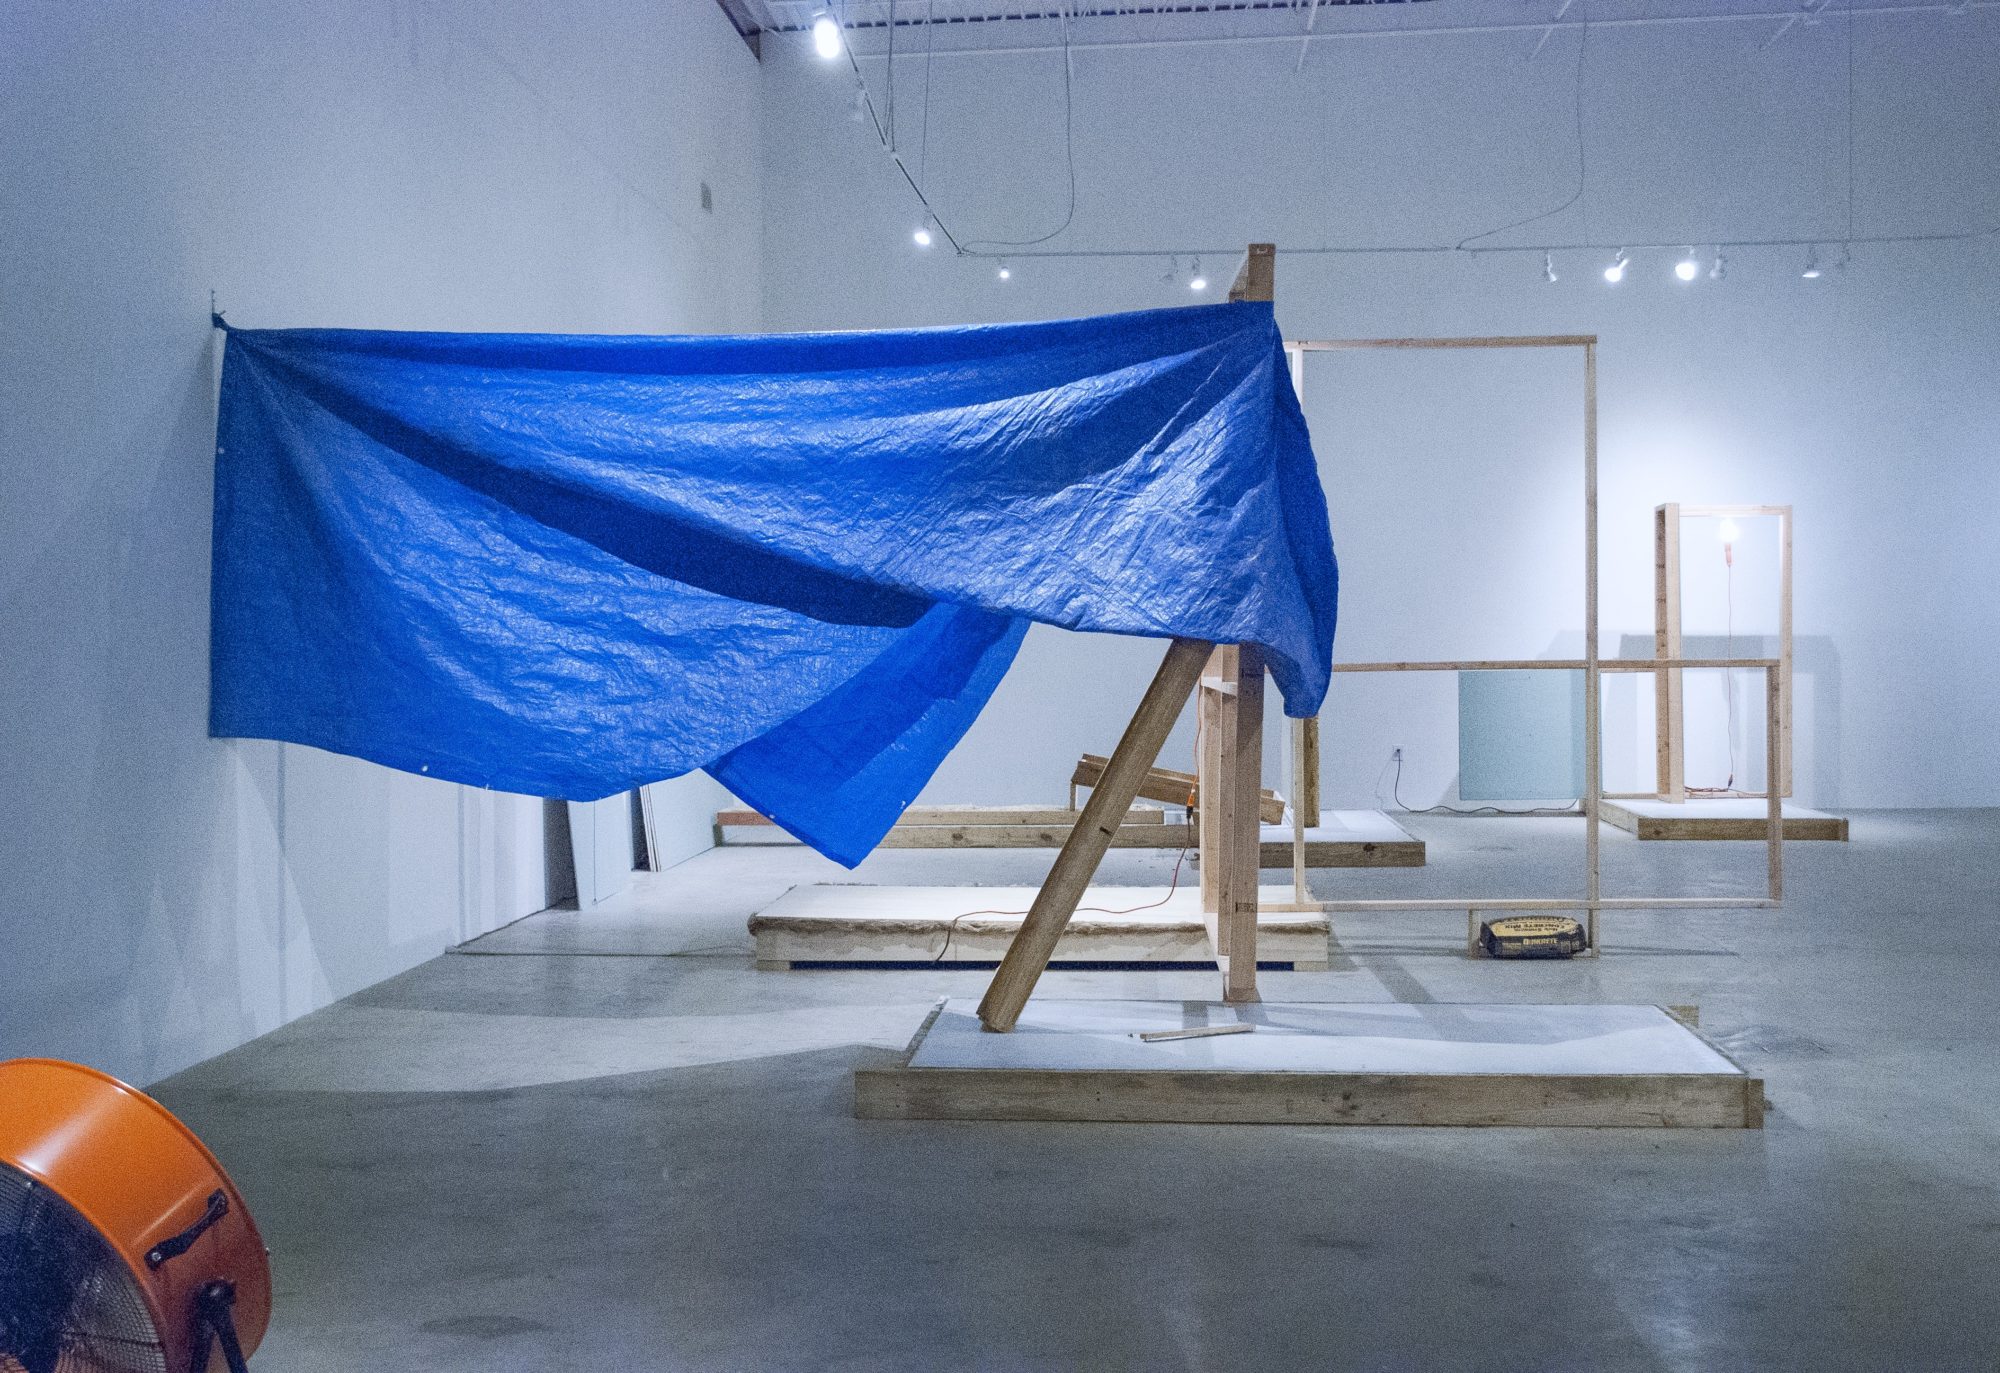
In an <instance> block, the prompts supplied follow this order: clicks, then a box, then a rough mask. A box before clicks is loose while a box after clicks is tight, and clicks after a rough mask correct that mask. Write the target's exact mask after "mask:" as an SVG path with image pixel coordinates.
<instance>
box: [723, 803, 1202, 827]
mask: <svg viewBox="0 0 2000 1373" xmlns="http://www.w3.org/2000/svg"><path fill="white" fill-rule="evenodd" d="M1076 816H1077V812H1076V808H1075V807H1074V806H976V805H964V806H960V805H951V806H911V807H910V808H909V809H908V810H906V811H904V812H903V813H902V814H901V815H900V816H898V817H897V819H896V828H897V829H909V828H912V827H929V826H934V825H955V826H965V825H979V826H986V825H1062V826H1064V827H1067V826H1069V825H1072V824H1074V823H1076ZM1166 822H1167V813H1166V812H1165V811H1163V810H1161V809H1160V808H1159V807H1158V806H1134V807H1132V809H1131V810H1129V811H1127V812H1126V813H1125V823H1126V824H1128V825H1164V824H1166ZM715 823H716V824H718V825H721V826H723V827H724V828H725V829H735V828H752V827H756V826H763V827H766V828H771V827H775V826H776V825H777V823H778V822H777V821H775V820H773V819H772V818H771V817H770V816H768V815H764V814H762V813H760V812H758V811H755V810H752V809H751V808H750V807H748V806H732V807H729V808H728V809H725V810H719V811H717V812H716V813H715Z"/></svg>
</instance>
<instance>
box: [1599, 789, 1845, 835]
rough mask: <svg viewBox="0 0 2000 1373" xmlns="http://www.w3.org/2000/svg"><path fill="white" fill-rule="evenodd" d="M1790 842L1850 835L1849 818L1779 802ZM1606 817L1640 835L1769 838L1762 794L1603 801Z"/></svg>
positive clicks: (1789, 802)
mask: <svg viewBox="0 0 2000 1373" xmlns="http://www.w3.org/2000/svg"><path fill="white" fill-rule="evenodd" d="M1778 809H1779V814H1780V815H1781V816H1782V817H1783V824H1784V831H1785V838H1786V839H1788V840H1804V839H1828V840H1845V839H1846V838H1847V819H1846V817H1845V816H1840V815H1830V814H1828V813H1827V812H1826V811H1823V810H1813V809H1812V808H1810V807H1808V806H1801V805H1798V804H1796V803H1795V802H1791V801H1785V802H1783V803H1781V804H1780V806H1779V808H1778ZM1604 818H1605V820H1606V821H1607V822H1608V823H1610V824H1613V825H1616V826H1617V827H1618V828H1619V829H1622V830H1628V831H1630V832H1631V833H1633V834H1635V835H1637V836H1638V837H1639V838H1641V839H1743V840H1765V839H1768V838H1769V835H1768V832H1767V830H1768V826H1769V824H1770V812H1769V808H1768V805H1767V803H1766V802H1765V800H1764V798H1763V797H1761V796H1716V797H1707V796H1701V797H1689V798H1688V799H1687V800H1685V801H1655V800H1644V799H1641V800H1617V801H1609V800H1607V801H1606V802H1604Z"/></svg>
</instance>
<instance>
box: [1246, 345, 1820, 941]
mask: <svg viewBox="0 0 2000 1373" xmlns="http://www.w3.org/2000/svg"><path fill="white" fill-rule="evenodd" d="M1285 347H1286V349H1287V350H1289V351H1290V352H1291V353H1293V354H1294V356H1295V357H1297V358H1298V359H1299V361H1298V362H1295V363H1294V364H1293V366H1294V377H1295V379H1296V381H1295V384H1298V385H1301V386H1302V385H1303V359H1304V355H1305V354H1307V353H1315V352H1341V351H1353V350H1360V349H1438V348H1444V349H1461V348H1508V349H1511V348H1575V349H1579V350H1581V352H1582V354H1583V565H1584V566H1583V657H1582V658H1580V659H1572V660H1547V659H1532V660H1490V659H1487V660H1474V659H1455V660H1440V661H1432V662H1378V663H1335V664H1334V665H1333V670H1334V671H1335V672H1337V673H1338V672H1464V671H1513V670H1521V671H1537V670H1539V671H1551V670H1555V671H1571V672H1581V673H1583V680H1584V691H1583V702H1584V705H1583V734H1584V787H1585V792H1584V795H1583V797H1582V798H1581V799H1582V803H1583V819H1584V862H1583V866H1584V895H1583V896H1582V897H1581V898H1580V899H1579V898H1574V897H1560V898H1546V899H1544V898H1479V897H1467V898H1462V899H1454V898H1448V899H1429V898H1425V899H1411V900H1401V899H1379V898H1378V899H1370V900H1340V901H1323V902H1319V903H1318V905H1319V908H1320V909H1322V910H1326V911H1329V912H1332V911H1419V910H1462V911H1464V912H1466V925H1467V931H1466V943H1467V951H1468V952H1473V951H1475V950H1476V949H1477V936H1478V925H1479V914H1480V912H1482V911H1576V912H1580V913H1581V914H1582V917H1583V920H1584V924H1585V927H1586V930H1587V933H1588V936H1589V943H1590V948H1589V956H1590V957H1592V958H1595V957H1599V956H1601V954H1602V953H1603V941H1602V932H1601V929H1600V925H1601V920H1600V916H1601V914H1602V913H1603V912H1604V911H1607V910H1665V909H1675V910H1689V909H1701V910H1731V909H1769V908H1772V907H1775V906H1778V905H1780V904H1781V903H1782V902H1783V899H1784V844H1783V837H1784V836H1783V828H1782V822H1781V819H1780V814H1779V806H1780V798H1779V797H1778V795H1777V794H1776V791H1775V789H1774V791H1773V794H1772V796H1771V804H1770V806H1769V815H1768V818H1767V822H1766V844H1767V847H1768V850H1769V858H1768V863H1767V875H1766V886H1765V895H1763V896H1762V897H1751V896H1741V897H1606V896H1605V895H1604V893H1603V883H1602V877H1601V863H1600V849H1601V847H1602V832H1601V828H1600V827H1601V825H1602V823H1603V814H1602V811H1603V801H1604V760H1603V714H1604V708H1603V699H1602V697H1603V680H1604V674H1605V673H1606V672H1650V673H1659V672H1663V671H1667V670H1684V669H1686V668H1690V667H1727V668H1762V669H1764V684H1765V690H1764V696H1765V702H1764V703H1765V711H1766V716H1767V719H1768V721H1769V726H1768V728H1769V736H1770V737H1769V739H1768V740H1767V753H1768V755H1769V760H1768V761H1769V766H1770V769H1771V772H1770V775H1771V776H1773V777H1775V776H1778V775H1779V771H1778V767H1779V764H1778V748H1779V739H1780V735H1781V731H1780V728H1779V726H1778V723H1777V722H1778V721H1779V720H1780V719H1782V718H1784V717H1783V714H1782V713H1783V711H1784V710H1785V690H1786V686H1787V684H1786V683H1785V682H1784V681H1783V680H1782V678H1781V676H1780V673H1779V670H1778V669H1779V666H1780V664H1779V660H1777V659H1765V658H1727V659H1723V658H1710V659H1687V658H1678V657H1675V658H1666V657H1662V656H1659V655H1658V654H1656V655H1655V656H1654V657H1653V658H1650V659H1643V658H1642V659H1612V660H1606V659H1604V658H1602V657H1601V656H1600V654H1599V646H1598V638H1599V635H1598V535H1597V336H1596V335H1595V334H1536V335H1497V336H1490V337H1455V338H1373V339H1296V340H1288V341H1287V342H1286V344H1285ZM1297 876H1298V886H1299V888H1300V889H1301V891H1302V890H1303V874H1302V873H1300V874H1298V875H1297Z"/></svg>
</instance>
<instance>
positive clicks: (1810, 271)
mask: <svg viewBox="0 0 2000 1373" xmlns="http://www.w3.org/2000/svg"><path fill="white" fill-rule="evenodd" d="M1799 275H1800V276H1802V277H1804V278H1805V279H1806V280H1807V281H1818V280H1819V278H1820V269H1819V245H1818V244H1817V243H1815V244H1814V245H1813V246H1812V247H1810V248H1808V249H1806V269H1805V270H1804V271H1803V272H1800V273H1799Z"/></svg>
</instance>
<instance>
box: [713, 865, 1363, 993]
mask: <svg viewBox="0 0 2000 1373" xmlns="http://www.w3.org/2000/svg"><path fill="white" fill-rule="evenodd" d="M1036 891H1037V888H1034V887H872V886H864V885H860V884H844V885H834V884H819V885H813V886H804V887H794V888H792V889H791V890H790V891H788V892H786V893H785V894H784V895H783V896H781V897H779V898H778V899H777V900H776V901H774V902H772V903H771V904H770V905H769V906H766V907H765V908H764V909H763V910H761V911H759V912H757V914H755V915H753V916H751V917H750V934H751V936H752V938H754V939H755V941H756V944H757V964H758V966H759V967H760V968H784V967H789V966H790V965H791V964H794V963H917V964H923V963H933V962H942V963H993V962H997V961H998V960H999V959H1000V958H1001V956H1002V955H1004V954H1005V953H1006V952H1007V946H1008V944H1010V943H1011V942H1012V941H1013V938H1014V935H1015V934H1016V933H1017V932H1018V931H1019V930H1020V928H1021V921H1022V918H1023V916H1024V915H1025V914H1026V913H1027V910H1028V908H1029V907H1030V906H1031V905H1033V904H1034V900H1035V893H1036ZM1258 895H1259V899H1260V900H1261V901H1262V902H1263V903H1264V904H1266V905H1269V906H1279V905H1284V904H1286V903H1288V902H1290V901H1291V899H1292V889H1291V888H1290V887H1262V888H1259V890H1258ZM1257 931H1258V941H1257V957H1258V962H1259V963H1260V964H1263V965H1266V966H1270V965H1273V964H1275V965H1279V966H1287V965H1288V966H1290V967H1292V968H1294V969H1297V970H1302V971H1304V970H1317V969H1324V968H1325V967H1326V965H1327V957H1328V924H1327V917H1326V915H1325V914H1324V913H1323V912H1319V911H1302V912H1298V911H1277V910H1266V911H1263V912H1261V913H1260V915H1259V918H1258V921H1257ZM1214 959H1215V954H1214V948H1213V946H1212V945H1211V944H1210V943H1209V939H1208V928H1207V925H1206V923H1205V922H1204V921H1203V920H1202V911H1201V890H1200V885H1199V884H1198V883H1188V882H1183V883H1182V884H1181V885H1180V887H1179V888H1178V889H1173V890H1171V893H1170V889H1169V888H1167V887H1163V886H1162V887H1091V888H1088V889H1087V890H1086V891H1085V892H1084V897H1083V901H1082V903H1081V905H1080V906H1079V908H1078V910H1077V913H1076V915H1075V916H1074V917H1073V918H1072V919H1071V920H1070V923H1069V927H1068V928H1067V929H1066V930H1065V931H1064V932H1063V937H1062V941H1061V942H1060V943H1059V944H1057V945H1056V952H1055V959H1054V961H1055V962H1057V963H1194V964H1203V965H1210V964H1213V962H1214Z"/></svg>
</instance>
